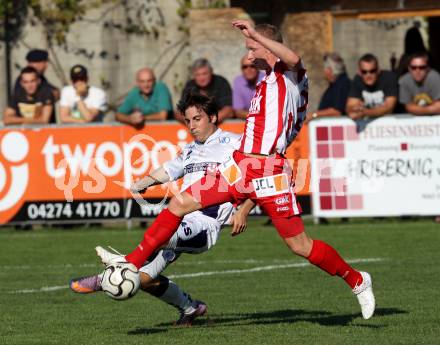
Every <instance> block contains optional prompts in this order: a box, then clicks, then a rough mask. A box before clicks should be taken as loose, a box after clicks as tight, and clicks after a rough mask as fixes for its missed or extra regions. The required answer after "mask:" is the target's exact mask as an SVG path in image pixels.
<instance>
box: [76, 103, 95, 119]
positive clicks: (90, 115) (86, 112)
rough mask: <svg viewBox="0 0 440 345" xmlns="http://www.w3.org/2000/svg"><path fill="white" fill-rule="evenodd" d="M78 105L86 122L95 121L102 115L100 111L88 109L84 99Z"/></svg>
mask: <svg viewBox="0 0 440 345" xmlns="http://www.w3.org/2000/svg"><path fill="white" fill-rule="evenodd" d="M77 105H78V110H79V112H80V113H81V116H82V117H83V118H84V120H85V121H86V122H91V121H93V120H94V119H95V117H96V116H98V115H99V113H100V110H99V109H96V108H92V107H88V106H87V104H86V102H84V100H83V99H79V101H78V103H77Z"/></svg>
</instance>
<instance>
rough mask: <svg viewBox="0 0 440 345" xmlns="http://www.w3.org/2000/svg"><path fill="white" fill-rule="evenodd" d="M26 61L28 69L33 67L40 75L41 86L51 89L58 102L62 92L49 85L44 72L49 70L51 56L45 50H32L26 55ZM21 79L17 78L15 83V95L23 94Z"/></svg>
mask: <svg viewBox="0 0 440 345" xmlns="http://www.w3.org/2000/svg"><path fill="white" fill-rule="evenodd" d="M26 61H27V67H32V68H34V69H35V70H36V71H37V72H38V75H39V76H40V84H41V86H43V87H48V88H50V90H51V92H52V94H53V97H54V99H55V101H58V100H59V98H60V90H59V89H58V88H57V87H55V86H54V85H52V84H51V83H49V82H48V81H47V79H46V77H45V76H44V72H45V71H46V69H47V66H48V61H49V54H48V52H47V50H43V49H32V50H30V51H29V52H28V53H27V54H26ZM19 79H20V78H17V80H16V81H15V87H14V93H15V94H17V93H22V92H23V91H24V90H23V89H22V87H21V84H20V80H19ZM20 89H21V91H20Z"/></svg>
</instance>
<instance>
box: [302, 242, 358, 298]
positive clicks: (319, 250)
mask: <svg viewBox="0 0 440 345" xmlns="http://www.w3.org/2000/svg"><path fill="white" fill-rule="evenodd" d="M307 259H308V260H309V262H310V263H311V264H313V265H315V266H318V267H319V268H320V269H322V270H323V271H326V272H327V273H328V274H331V275H332V276H334V275H335V274H336V275H338V276H339V277H341V278H342V279H344V280H345V282H346V283H347V284H348V285H350V287H351V288H352V289H353V288H354V287H355V286H356V285H358V284H361V283H362V275H361V274H360V273H359V272H358V271H356V270H354V269H353V268H352V267H351V266H350V265H349V264H347V263H346V262H345V261H344V259H343V258H341V256H340V255H339V254H338V252H337V251H336V250H335V249H334V248H333V247H331V246H329V245H328V244H327V243H325V242H322V241H319V240H313V246H312V251H311V252H310V255H309V257H308V258H307Z"/></svg>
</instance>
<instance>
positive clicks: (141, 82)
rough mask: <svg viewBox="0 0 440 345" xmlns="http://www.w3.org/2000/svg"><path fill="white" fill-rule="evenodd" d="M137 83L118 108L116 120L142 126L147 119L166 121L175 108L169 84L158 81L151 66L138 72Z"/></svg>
mask: <svg viewBox="0 0 440 345" xmlns="http://www.w3.org/2000/svg"><path fill="white" fill-rule="evenodd" d="M136 84H137V86H136V87H134V88H133V89H131V90H130V92H129V93H128V95H127V97H125V99H124V101H123V103H122V105H121V106H120V107H119V108H118V112H117V113H116V120H118V121H120V122H123V123H127V124H129V125H132V126H141V125H143V123H144V122H146V121H165V120H166V119H167V117H168V114H169V113H171V112H172V110H173V105H172V102H171V94H170V91H169V90H168V88H167V86H166V85H165V84H164V83H163V82H161V81H156V77H155V75H154V72H153V70H152V69H150V68H142V69H140V70H139V71H138V72H137V73H136Z"/></svg>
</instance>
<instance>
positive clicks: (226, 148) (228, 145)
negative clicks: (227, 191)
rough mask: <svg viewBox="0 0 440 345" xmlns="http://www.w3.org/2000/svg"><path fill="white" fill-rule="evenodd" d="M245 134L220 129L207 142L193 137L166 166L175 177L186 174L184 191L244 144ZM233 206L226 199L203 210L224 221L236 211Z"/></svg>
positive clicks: (167, 170) (204, 212) (169, 173)
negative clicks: (222, 202)
mask: <svg viewBox="0 0 440 345" xmlns="http://www.w3.org/2000/svg"><path fill="white" fill-rule="evenodd" d="M240 139H241V135H239V134H235V133H231V132H227V131H223V130H221V129H220V128H219V129H217V130H216V131H215V132H214V133H213V134H212V135H211V136H210V137H209V138H208V139H207V140H206V141H205V142H204V143H199V142H197V141H193V142H191V143H189V144H187V145H185V147H184V148H183V150H182V153H181V154H180V155H179V156H177V157H176V158H175V159H173V160H170V161H168V162H166V163H165V164H164V165H163V167H164V169H165V171H166V172H167V173H168V175H169V176H170V178H171V181H175V180H177V179H179V178H181V177H183V184H182V188H181V191H184V190H185V189H187V188H188V187H189V186H190V185H192V184H193V183H194V182H196V181H198V180H200V179H201V178H203V176H205V172H206V170H207V169H213V170H214V169H216V168H217V166H218V165H219V164H220V163H223V162H224V161H225V160H226V159H227V158H228V157H229V156H230V155H231V154H232V152H233V151H234V150H236V149H237V148H238V147H239V145H240ZM232 211H233V206H232V204H231V203H229V202H228V203H225V204H222V205H219V206H212V207H209V208H206V209H204V210H201V211H199V212H202V213H203V214H205V215H208V216H210V217H212V218H215V219H217V221H218V222H219V223H220V224H221V225H224V224H227V223H229V221H230V217H231V215H232Z"/></svg>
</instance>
